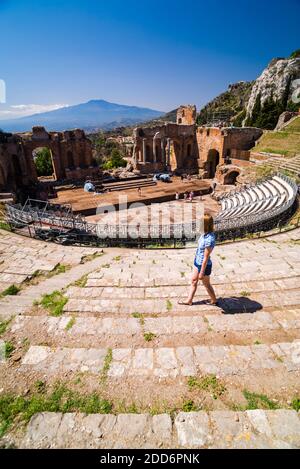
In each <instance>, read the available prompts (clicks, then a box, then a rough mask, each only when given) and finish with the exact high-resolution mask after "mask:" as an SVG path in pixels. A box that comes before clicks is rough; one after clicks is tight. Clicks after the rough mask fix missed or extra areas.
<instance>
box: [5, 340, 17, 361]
mask: <svg viewBox="0 0 300 469" xmlns="http://www.w3.org/2000/svg"><path fill="white" fill-rule="evenodd" d="M14 350H15V347H14V345H13V344H12V343H11V342H5V344H4V356H5V358H10V357H11V355H12V353H13V351H14Z"/></svg>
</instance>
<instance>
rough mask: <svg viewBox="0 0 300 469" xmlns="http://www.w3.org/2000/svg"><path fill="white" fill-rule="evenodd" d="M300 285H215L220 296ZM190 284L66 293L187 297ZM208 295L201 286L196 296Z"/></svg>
mask: <svg viewBox="0 0 300 469" xmlns="http://www.w3.org/2000/svg"><path fill="white" fill-rule="evenodd" d="M298 283H300V276H299V277H287V278H282V279H277V280H257V281H252V282H251V281H248V282H241V281H238V282H234V283H226V284H225V283H222V284H215V283H214V286H215V288H216V290H217V292H218V295H220V296H222V295H228V294H236V295H240V294H241V293H242V292H268V291H273V290H279V289H281V290H284V291H286V290H289V289H291V290H293V289H295V288H296V286H297V284H298ZM188 286H189V282H188V279H186V284H184V285H173V286H172V288H170V286H155V287H152V286H151V287H142V286H135V287H118V286H106V287H103V286H102V287H100V286H99V287H97V286H94V287H93V286H85V287H84V288H80V287H70V288H69V289H68V291H67V293H66V296H68V297H69V298H139V299H146V298H170V297H178V296H182V295H186V294H187V292H188V289H187V288H188ZM205 293H206V290H205V288H204V287H203V286H202V285H201V284H199V286H198V289H197V293H196V296H200V295H203V294H205Z"/></svg>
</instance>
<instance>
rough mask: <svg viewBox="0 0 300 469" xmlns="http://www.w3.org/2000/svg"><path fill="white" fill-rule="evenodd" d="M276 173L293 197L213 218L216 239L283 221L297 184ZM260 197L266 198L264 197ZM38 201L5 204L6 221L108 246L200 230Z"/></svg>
mask: <svg viewBox="0 0 300 469" xmlns="http://www.w3.org/2000/svg"><path fill="white" fill-rule="evenodd" d="M278 176H279V177H280V178H282V179H283V180H284V181H285V182H287V183H288V184H289V185H290V187H291V188H292V190H293V197H291V198H290V199H289V200H286V201H285V202H284V203H283V204H282V205H280V206H279V207H275V208H271V209H269V210H266V211H265V212H259V213H253V214H249V215H247V214H246V215H244V216H241V217H236V218H235V217H233V218H231V219H220V220H218V219H216V220H215V232H216V235H217V238H219V239H221V240H225V239H233V238H235V237H239V236H245V235H246V234H247V233H254V232H255V231H259V230H262V231H264V230H269V229H272V228H274V227H275V226H277V225H278V224H282V223H284V222H285V221H286V219H287V218H288V217H289V216H290V215H291V213H292V211H293V207H294V206H295V200H296V197H297V191H298V187H297V184H296V183H295V182H294V181H293V180H292V179H290V178H289V177H287V176H285V175H282V174H278ZM238 192H240V191H238ZM231 195H232V194H231ZM264 200H267V197H266V198H265V199H264ZM38 202H40V201H33V200H31V199H29V200H28V201H27V202H26V204H25V205H24V206H23V207H22V206H21V205H19V204H15V205H9V204H8V205H7V221H8V222H9V223H10V224H11V225H12V227H14V226H15V227H22V226H25V225H30V224H34V225H35V226H40V227H42V226H43V225H48V226H50V227H54V228H59V229H60V230H61V231H67V230H73V231H74V232H76V231H78V239H80V236H85V238H86V237H87V236H88V235H90V236H91V238H93V239H96V238H98V239H99V241H101V242H102V243H103V242H105V241H106V242H107V244H109V245H111V244H112V243H113V244H117V243H118V242H120V243H122V244H126V243H128V244H132V243H134V242H138V243H139V244H147V243H150V244H151V243H153V242H157V241H160V242H164V241H165V242H167V241H168V240H183V241H189V240H195V239H196V238H197V236H199V234H200V232H201V226H200V223H199V221H192V222H190V223H184V224H180V223H178V224H166V225H142V224H141V225H140V224H136V225H108V224H101V223H88V222H87V221H86V220H85V219H84V218H82V217H81V216H80V215H78V216H77V215H74V214H73V213H72V210H71V209H70V207H69V206H65V207H60V206H58V205H56V204H50V203H46V202H44V204H45V206H44V207H43V208H42V209H41V207H40V206H39V203H38ZM35 203H36V205H35ZM41 203H42V202H41ZM60 209H61V210H62V212H63V214H62V215H59V214H58V213H60ZM57 212H58V213H57Z"/></svg>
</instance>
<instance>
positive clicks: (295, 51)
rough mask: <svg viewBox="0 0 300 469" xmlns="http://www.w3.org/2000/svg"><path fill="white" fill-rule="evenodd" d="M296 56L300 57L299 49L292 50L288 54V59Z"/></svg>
mask: <svg viewBox="0 0 300 469" xmlns="http://www.w3.org/2000/svg"><path fill="white" fill-rule="evenodd" d="M298 57H300V49H296V50H294V52H292V53H291V55H290V59H297V58H298Z"/></svg>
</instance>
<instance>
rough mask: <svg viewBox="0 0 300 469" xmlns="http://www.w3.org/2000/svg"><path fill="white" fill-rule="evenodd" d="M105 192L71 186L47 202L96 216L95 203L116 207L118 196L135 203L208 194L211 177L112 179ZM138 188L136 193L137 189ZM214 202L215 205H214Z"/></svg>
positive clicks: (106, 185) (149, 202)
mask: <svg viewBox="0 0 300 469" xmlns="http://www.w3.org/2000/svg"><path fill="white" fill-rule="evenodd" d="M103 186H104V189H106V192H103V193H101V192H100V193H98V194H94V193H88V192H85V191H84V190H83V188H74V189H73V188H72V189H66V190H59V191H57V197H56V198H54V199H51V200H50V201H51V202H53V203H58V204H70V205H71V206H72V209H73V212H74V213H75V214H76V213H81V214H82V215H85V216H87V217H88V218H89V219H92V218H93V217H92V218H91V216H92V215H96V212H97V207H98V205H101V206H103V207H104V206H105V205H107V206H108V207H111V206H114V207H115V208H116V209H117V210H118V209H119V204H120V202H119V200H120V199H119V197H122V196H126V198H127V203H128V204H130V205H131V204H136V203H140V202H142V203H144V204H147V205H148V204H151V203H163V202H166V201H171V200H174V199H175V194H176V192H178V193H179V194H180V195H181V199H182V198H183V194H184V192H188V193H190V192H191V191H193V192H194V193H195V195H199V194H208V193H209V192H211V180H200V179H195V178H193V179H192V180H188V179H185V180H184V181H181V179H180V178H179V177H176V176H175V177H172V182H170V183H164V182H162V181H157V182H153V181H152V178H147V179H136V180H135V179H133V178H132V181H129V182H128V181H126V182H122V181H120V182H112V183H109V184H104V185H103ZM138 187H140V188H141V193H140V194H139V193H138V191H137V189H138ZM216 205H217V204H216Z"/></svg>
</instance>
